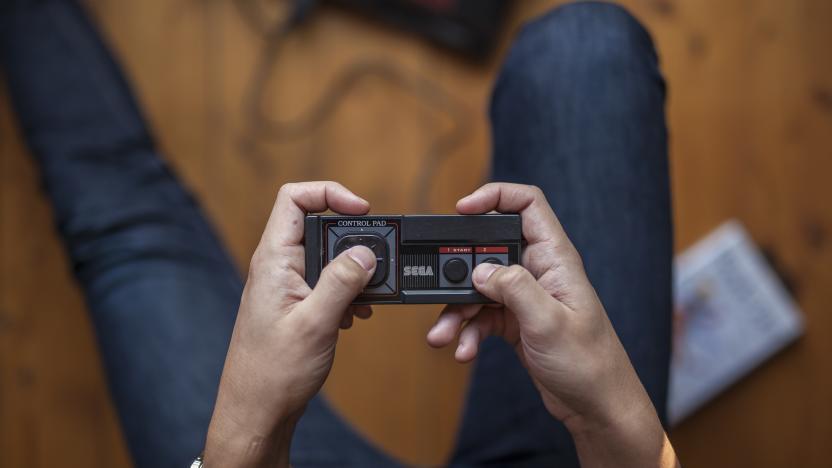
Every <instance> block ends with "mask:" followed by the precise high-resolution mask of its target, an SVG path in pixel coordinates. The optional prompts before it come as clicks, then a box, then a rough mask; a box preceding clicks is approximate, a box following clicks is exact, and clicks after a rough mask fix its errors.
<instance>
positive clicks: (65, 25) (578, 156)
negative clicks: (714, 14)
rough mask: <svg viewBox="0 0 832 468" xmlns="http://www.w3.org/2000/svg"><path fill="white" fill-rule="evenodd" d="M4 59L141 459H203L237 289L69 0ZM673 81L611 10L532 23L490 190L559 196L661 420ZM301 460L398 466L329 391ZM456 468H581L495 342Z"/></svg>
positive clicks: (123, 85)
mask: <svg viewBox="0 0 832 468" xmlns="http://www.w3.org/2000/svg"><path fill="white" fill-rule="evenodd" d="M0 9H1V10H0V12H2V15H0V54H2V55H0V64H2V67H3V69H4V74H5V77H6V81H7V85H8V89H9V93H10V95H11V98H12V102H13V105H14V107H15V110H16V112H17V116H18V118H19V121H20V127H21V128H22V130H23V132H24V134H25V137H26V139H27V141H28V144H29V146H30V147H31V150H32V153H33V154H34V155H35V157H36V159H37V162H38V164H39V167H40V170H41V175H42V177H43V182H44V187H45V190H46V192H47V194H48V196H49V197H50V199H51V200H52V203H53V207H54V214H55V219H56V223H57V227H58V230H59V232H60V234H61V237H62V238H63V240H64V243H65V246H66V249H67V252H68V255H69V257H70V259H71V261H72V265H73V268H74V271H75V274H76V276H77V278H78V281H79V284H80V285H81V287H82V288H83V291H84V293H85V296H86V300H87V303H88V305H89V309H90V313H91V314H92V318H93V323H94V325H95V330H96V334H97V337H98V341H99V346H100V350H101V354H102V357H103V362H104V366H105V368H106V373H107V376H108V381H109V385H110V388H111V391H112V395H113V398H114V401H115V405H116V408H117V410H118V413H119V415H120V418H121V421H122V424H123V427H124V433H125V436H126V438H127V442H128V446H129V448H130V451H131V453H132V456H133V459H134V460H135V462H136V465H137V466H142V467H145V466H146V467H182V466H187V463H188V462H189V461H190V460H191V459H192V458H193V457H194V456H195V455H197V454H199V453H200V451H201V450H202V446H203V443H204V440H205V434H206V430H207V427H208V422H209V419H210V417H211V411H212V407H213V404H214V399H215V396H216V391H217V385H218V382H219V377H220V372H221V369H222V365H223V361H224V357H225V352H226V349H227V346H228V342H229V337H230V334H231V329H232V327H233V324H234V318H235V313H236V309H237V306H238V301H239V297H240V293H241V291H242V279H241V277H240V275H239V273H238V271H237V270H236V269H235V267H234V265H233V263H232V261H231V260H230V258H229V256H228V255H227V253H226V252H225V250H224V249H223V246H222V243H221V242H220V241H219V239H218V238H217V236H216V234H215V232H214V230H213V228H212V227H211V225H210V223H209V222H208V221H207V220H206V218H205V216H204V215H203V213H202V212H201V211H200V209H199V206H198V204H197V203H196V201H195V200H194V198H193V197H192V195H191V194H190V193H189V192H188V191H187V190H186V189H185V188H183V186H182V185H181V183H180V182H179V181H178V179H177V178H176V175H175V174H174V173H173V172H172V171H171V169H170V168H169V167H168V166H167V165H166V164H165V162H164V160H163V159H162V158H161V157H160V155H159V152H158V149H157V148H156V146H155V144H154V141H153V138H152V135H151V134H150V132H149V130H148V128H147V125H146V123H145V121H144V120H143V119H142V116H141V112H140V109H139V106H138V105H137V104H136V102H135V99H134V97H133V95H132V93H131V91H130V88H129V86H128V84H127V82H126V81H125V79H124V77H123V76H122V73H121V71H120V70H119V67H118V65H117V64H116V63H115V61H114V59H113V57H112V56H111V55H110V53H109V52H108V50H107V47H106V46H105V45H104V43H103V42H102V41H101V39H100V37H99V35H98V33H97V32H96V30H95V28H94V27H93V26H92V24H91V23H90V22H89V20H88V19H87V18H86V16H85V14H84V12H83V11H82V9H81V8H80V7H79V6H78V5H77V4H76V3H74V2H71V1H48V0H47V1H12V2H10V3H6V4H5V6H3V7H0ZM664 96H665V90H664V83H663V80H662V77H661V75H660V72H659V68H658V61H657V57H656V54H655V52H654V50H653V46H652V43H651V40H650V38H649V36H648V34H647V33H646V32H645V30H644V29H643V28H642V27H641V26H640V25H639V24H638V23H637V22H636V21H635V20H634V19H633V18H632V17H631V16H630V15H629V14H627V13H626V12H625V11H624V10H623V9H621V8H619V7H616V6H612V5H609V4H603V3H580V4H572V5H567V6H564V7H561V8H558V9H556V10H554V11H552V12H550V13H549V14H547V15H545V16H543V17H541V18H539V19H537V20H535V21H533V22H531V23H530V24H529V25H527V26H526V27H525V28H524V29H523V31H522V32H521V33H520V35H519V37H518V38H517V39H516V41H515V43H514V45H513V47H512V48H511V51H510V53H509V55H508V57H507V59H506V61H505V65H504V67H503V70H502V72H501V73H500V76H499V79H498V81H497V85H496V87H495V89H494V94H493V98H492V106H491V121H492V127H493V148H494V154H493V171H492V178H493V179H494V180H500V181H513V182H522V183H527V184H535V185H538V186H539V187H541V188H542V189H543V190H544V192H545V193H546V195H547V197H548V199H549V201H550V203H551V204H552V206H553V207H554V209H555V211H556V213H557V214H558V216H559V217H560V219H561V221H562V223H563V225H564V226H565V228H566V231H567V232H568V234H569V235H570V237H571V238H572V240H573V241H574V243H575V245H576V246H577V248H578V250H579V251H580V252H581V254H582V255H583V259H584V261H585V265H586V270H587V273H588V275H589V278H590V280H591V281H592V283H593V284H594V285H595V287H596V289H597V290H598V294H599V295H600V297H601V299H602V301H603V303H604V305H605V306H606V309H607V313H608V314H609V316H610V319H611V320H612V323H613V325H614V326H615V329H616V331H617V332H618V335H619V337H620V338H621V341H622V342H623V343H624V347H625V348H626V349H627V352H628V353H629V356H630V359H631V360H632V362H633V365H634V366H635V368H636V370H637V372H638V374H639V376H640V378H641V380H642V382H643V383H644V385H645V387H646V388H647V391H648V393H649V394H650V397H651V398H652V400H653V402H654V404H655V406H656V408H657V409H658V411H659V414H660V415H661V416H662V418H663V417H664V410H665V404H666V393H667V381H668V366H669V356H670V317H671V257H672V228H671V213H670V195H669V194H670V192H669V182H668V161H667V134H666V129H665V119H664ZM291 458H292V461H293V463H294V464H295V466H323V465H329V466H362V467H367V466H387V465H390V466H395V465H397V462H396V461H395V460H393V459H392V458H391V457H390V456H388V455H386V454H384V453H383V452H382V451H381V450H379V449H378V448H376V447H373V446H372V445H371V444H370V443H368V442H367V441H365V440H364V439H362V438H361V437H360V436H358V435H357V433H356V432H354V431H353V430H352V429H351V428H350V426H349V424H348V423H347V422H346V421H344V420H342V419H340V418H339V416H338V415H337V414H336V413H335V412H334V411H333V409H332V408H331V407H330V406H329V405H328V404H327V402H326V401H325V399H324V398H323V397H322V396H318V397H316V398H315V399H313V400H312V402H311V403H310V404H309V407H308V410H307V411H306V413H305V415H304V416H303V418H302V419H301V422H300V423H299V426H298V428H297V432H296V434H295V437H294V439H293V444H292V454H291ZM449 464H451V465H457V466H472V465H475V466H482V465H488V466H577V460H576V456H575V450H574V447H573V444H572V440H571V438H570V436H569V434H568V433H567V432H566V430H565V429H564V427H563V425H561V424H560V423H559V422H557V421H555V420H554V419H553V418H552V417H551V416H550V415H549V414H548V413H547V412H546V410H545V409H544V407H543V405H542V403H541V401H540V398H539V396H538V393H537V391H536V390H535V389H534V387H533V385H532V384H531V382H530V380H529V377H528V375H527V374H526V372H525V370H524V369H523V367H522V366H521V365H520V364H519V362H518V360H517V358H516V356H515V355H514V353H513V352H512V350H511V349H510V348H509V347H508V346H507V345H506V344H505V343H504V342H502V341H500V340H498V339H489V340H487V341H486V343H485V344H484V346H483V348H482V351H481V354H480V357H479V358H478V360H477V363H476V365H475V368H474V372H473V376H472V380H471V384H470V390H469V392H468V398H467V402H466V406H465V411H464V415H463V418H462V423H461V427H460V432H459V437H458V441H457V446H456V449H455V450H454V452H453V455H452V457H451V459H450V460H449Z"/></svg>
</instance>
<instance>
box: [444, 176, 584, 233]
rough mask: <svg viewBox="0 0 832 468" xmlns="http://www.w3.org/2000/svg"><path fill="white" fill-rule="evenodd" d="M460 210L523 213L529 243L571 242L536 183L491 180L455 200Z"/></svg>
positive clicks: (524, 228) (462, 212) (464, 211)
mask: <svg viewBox="0 0 832 468" xmlns="http://www.w3.org/2000/svg"><path fill="white" fill-rule="evenodd" d="M456 209H457V211H458V212H459V213H460V214H483V213H488V212H489V211H498V212H500V213H520V218H521V220H522V223H523V237H525V238H526V241H527V242H528V243H529V244H536V243H539V242H548V241H551V242H554V244H555V245H563V244H567V245H571V242H570V241H569V238H568V237H567V236H566V232H565V231H564V230H563V227H562V226H561V224H560V221H558V218H557V216H555V212H554V211H552V208H551V207H550V206H549V203H548V202H547V201H546V196H545V195H544V194H543V191H542V190H540V189H539V188H537V187H535V186H533V185H522V184H510V183H505V182H492V183H490V184H485V185H483V186H482V187H480V188H478V189H477V190H475V191H474V192H473V193H472V194H470V195H468V196H467V197H464V198H462V199H461V200H459V201H458V202H457V203H456Z"/></svg>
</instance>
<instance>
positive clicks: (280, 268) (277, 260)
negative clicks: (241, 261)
mask: <svg viewBox="0 0 832 468" xmlns="http://www.w3.org/2000/svg"><path fill="white" fill-rule="evenodd" d="M293 267H294V265H293V264H292V259H291V258H289V257H288V256H286V255H283V254H281V253H279V252H275V251H273V250H271V249H269V248H267V247H263V246H260V247H258V248H257V250H255V251H254V254H253V255H252V256H251V262H250V263H249V266H248V278H249V280H261V279H264V278H280V277H282V276H283V275H285V274H287V273H288V272H290V271H291V270H292V269H293Z"/></svg>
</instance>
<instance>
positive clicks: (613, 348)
mask: <svg viewBox="0 0 832 468" xmlns="http://www.w3.org/2000/svg"><path fill="white" fill-rule="evenodd" d="M494 210H496V211H498V212H501V213H520V215H521V218H522V226H523V236H524V238H525V239H526V241H527V243H528V245H527V246H526V248H525V249H524V251H523V255H522V259H521V262H522V266H521V265H513V266H509V267H504V266H500V265H494V264H491V263H483V264H481V265H478V266H477V267H476V268H475V269H474V272H473V274H472V277H473V283H474V286H475V288H476V289H477V290H478V291H479V292H481V293H482V294H483V295H485V296H487V297H489V298H490V299H492V300H494V301H495V302H497V304H495V305H485V306H483V305H481V304H465V305H449V306H447V307H445V309H444V310H443V311H442V313H441V314H440V316H439V318H438V319H437V322H436V324H435V325H434V326H433V327H432V328H431V330H430V331H429V332H428V336H427V340H428V343H430V344H431V345H432V346H436V347H442V346H447V345H449V344H451V343H452V342H453V341H454V340H456V339H457V337H458V346H457V349H456V352H455V358H456V359H457V360H458V361H460V362H467V361H470V360H472V359H474V358H475V357H476V355H477V351H478V348H479V344H480V343H481V342H482V340H484V339H485V338H486V337H488V336H489V335H499V336H502V337H503V338H504V339H506V340H507V341H508V342H509V343H510V344H511V345H513V346H514V348H515V350H516V352H517V354H518V356H519V358H520V360H521V362H522V363H523V365H524V366H525V367H526V368H527V369H528V372H529V374H530V376H531V378H532V380H533V381H534V383H535V385H536V386H537V389H538V390H539V392H540V395H541V397H542V400H543V403H544V405H545V407H546V409H547V410H548V411H549V412H550V413H551V414H552V416H554V417H555V418H557V419H559V420H561V421H562V422H563V423H564V424H565V425H566V427H567V428H568V429H569V431H570V433H571V434H572V435H573V438H574V439H575V443H576V446H577V448H578V454H579V456H580V458H581V462H582V464H583V466H619V467H624V466H639V467H648V466H665V465H660V463H662V462H663V459H666V458H667V457H669V456H670V455H672V449H670V446H669V444H668V443H667V440H666V438H665V437H664V431H663V429H662V427H661V424H660V422H659V420H658V417H657V415H656V412H655V410H654V408H653V406H652V403H651V401H650V399H649V397H648V395H647V392H646V391H645V390H644V387H643V386H642V385H641V382H640V381H639V379H638V376H637V375H636V373H635V370H634V369H633V367H632V365H631V364H630V360H629V358H628V357H627V354H626V352H625V350H624V348H623V346H622V345H621V342H620V341H619V340H618V337H617V335H616V334H615V331H614V330H613V327H612V325H611V323H610V321H609V319H608V318H607V315H606V312H605V311H604V307H603V306H602V305H601V302H600V301H599V299H598V296H597V295H596V294H595V290H594V289H593V287H592V285H591V284H590V283H589V280H588V279H587V277H586V274H585V272H584V269H583V263H582V261H581V258H580V256H579V255H578V252H577V251H576V250H575V247H574V246H573V245H572V243H571V242H570V241H569V239H568V238H567V236H566V233H565V232H564V230H563V228H562V227H561V225H560V223H559V222H558V219H557V217H556V216H555V214H554V212H553V211H552V209H551V208H550V207H549V204H548V203H547V201H546V198H545V196H544V195H543V192H542V191H541V190H540V189H538V188H537V187H532V186H525V185H516V184H504V183H492V184H488V185H485V186H483V187H481V188H480V189H479V190H477V191H475V192H474V193H472V194H471V195H468V196H467V197H465V198H463V199H461V200H460V201H459V202H458V203H457V211H458V212H459V213H460V214H482V213H487V212H490V211H494ZM603 228H604V227H603V226H598V229H603ZM610 235H615V233H610ZM668 450H670V451H669V452H668ZM664 461H665V462H666V461H667V460H664ZM668 466H672V465H668Z"/></svg>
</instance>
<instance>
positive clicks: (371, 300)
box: [304, 214, 523, 304]
mask: <svg viewBox="0 0 832 468" xmlns="http://www.w3.org/2000/svg"><path fill="white" fill-rule="evenodd" d="M522 239H523V238H522V228H521V224H520V216H519V215H516V214H488V215H470V216H464V215H392V216H337V215H309V216H307V217H306V222H305V237H304V247H305V252H306V282H307V283H308V284H309V286H310V287H315V284H316V283H317V282H318V278H319V277H320V274H321V270H323V268H324V267H326V265H327V264H328V263H329V262H330V261H332V259H334V258H335V257H337V256H338V255H339V254H340V253H341V252H343V251H345V250H347V249H349V248H351V247H354V246H356V245H363V246H365V247H367V248H369V249H370V250H372V251H373V252H374V253H375V255H376V269H375V272H374V273H373V276H372V277H371V278H370V280H369V282H368V283H367V287H366V288H364V291H363V292H362V293H361V294H360V295H359V296H358V297H357V298H356V300H355V301H354V303H355V304H465V303H487V302H492V301H490V300H489V299H488V298H487V297H485V296H483V295H482V294H480V293H479V292H477V290H476V289H474V286H473V283H472V282H471V273H472V272H473V270H474V268H476V266H477V265H479V264H480V263H496V264H500V265H513V264H515V263H519V262H520V250H521V247H522V245H521V244H522Z"/></svg>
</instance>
